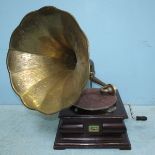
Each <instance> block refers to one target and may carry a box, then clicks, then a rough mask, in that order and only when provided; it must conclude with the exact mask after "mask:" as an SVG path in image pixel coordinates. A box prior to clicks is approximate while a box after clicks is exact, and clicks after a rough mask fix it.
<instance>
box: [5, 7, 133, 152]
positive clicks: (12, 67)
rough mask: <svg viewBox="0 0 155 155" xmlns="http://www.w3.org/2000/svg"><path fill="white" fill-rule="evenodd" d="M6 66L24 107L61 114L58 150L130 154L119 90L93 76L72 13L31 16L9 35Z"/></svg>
mask: <svg viewBox="0 0 155 155" xmlns="http://www.w3.org/2000/svg"><path fill="white" fill-rule="evenodd" d="M7 64H8V70H9V75H10V79H11V84H12V87H13V89H14V91H15V92H16V93H17V94H18V95H19V97H20V98H21V100H22V102H23V103H24V105H25V106H26V107H28V108H30V109H33V110H37V111H39V112H41V113H44V114H54V113H56V112H59V118H60V120H59V125H58V130H57V134H56V138H55V143H54V149H65V148H119V149H131V145H130V142H129V139H128V136H127V129H126V126H125V124H124V119H126V118H127V117H128V116H127V113H126V111H125V109H124V106H123V104H122V101H121V98H120V95H119V93H118V90H117V89H116V88H115V87H114V86H113V85H111V84H105V83H104V82H102V81H101V80H99V79H98V78H97V77H96V76H95V67H94V63H93V61H92V60H90V59H89V53H88V41H87V38H86V36H85V34H84V32H83V31H82V30H81V28H80V26H79V25H78V23H77V22H76V20H75V18H74V17H73V16H72V15H70V14H69V13H68V12H66V11H63V10H59V9H57V8H55V7H52V6H48V7H43V8H41V9H39V10H36V11H33V12H30V13H29V14H27V15H26V16H25V17H24V18H23V20H22V21H21V23H20V24H19V26H18V27H17V28H16V29H15V30H14V32H13V34H12V36H11V39H10V44H9V52H8V57H7ZM88 82H90V85H92V82H95V83H97V84H99V85H100V86H101V88H86V87H85V86H86V84H87V83H88Z"/></svg>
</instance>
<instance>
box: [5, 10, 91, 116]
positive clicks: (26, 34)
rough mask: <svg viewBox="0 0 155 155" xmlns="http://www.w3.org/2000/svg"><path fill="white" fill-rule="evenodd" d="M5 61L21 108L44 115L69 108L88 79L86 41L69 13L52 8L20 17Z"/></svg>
mask: <svg viewBox="0 0 155 155" xmlns="http://www.w3.org/2000/svg"><path fill="white" fill-rule="evenodd" d="M7 62H8V70H9V74H10V79H11V82H12V87H13V89H14V90H15V92H16V93H17V94H18V95H19V96H20V98H21V99H22V101H23V103H24V105H25V106H26V107H28V108H30V109H35V110H38V111H40V112H42V113H45V114H52V113H55V112H58V111H60V110H61V109H64V108H66V107H69V106H71V105H73V104H74V103H75V102H76V100H77V99H78V98H79V96H80V94H81V91H82V90H83V88H84V86H85V84H86V82H87V80H88V79H89V55H88V42H87V38H86V36H85V34H84V33H83V31H82V30H81V28H80V26H79V25H78V23H77V22H76V20H75V19H74V18H73V17H72V16H71V15H70V14H69V13H67V12H65V11H62V10H59V9H57V8H55V7H44V8H41V9H39V10H36V11H33V12H31V13H29V14H28V15H26V16H25V17H24V18H23V20H22V21H21V23H20V24H19V26H18V27H17V28H16V29H15V31H14V32H13V34H12V36H11V39H10V45H9V52H8V58H7Z"/></svg>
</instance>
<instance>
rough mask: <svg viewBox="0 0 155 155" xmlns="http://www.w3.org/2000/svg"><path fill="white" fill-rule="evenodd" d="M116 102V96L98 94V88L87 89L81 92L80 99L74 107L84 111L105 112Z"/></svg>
mask: <svg viewBox="0 0 155 155" xmlns="http://www.w3.org/2000/svg"><path fill="white" fill-rule="evenodd" d="M116 101H117V97H116V95H109V94H105V93H100V89H99V88H88V89H85V90H83V92H82V93H81V96H80V98H79V99H78V101H77V102H76V103H75V104H74V105H75V106H76V107H78V108H81V109H84V110H91V111H93V110H106V109H108V108H110V107H112V106H114V104H115V103H116Z"/></svg>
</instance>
